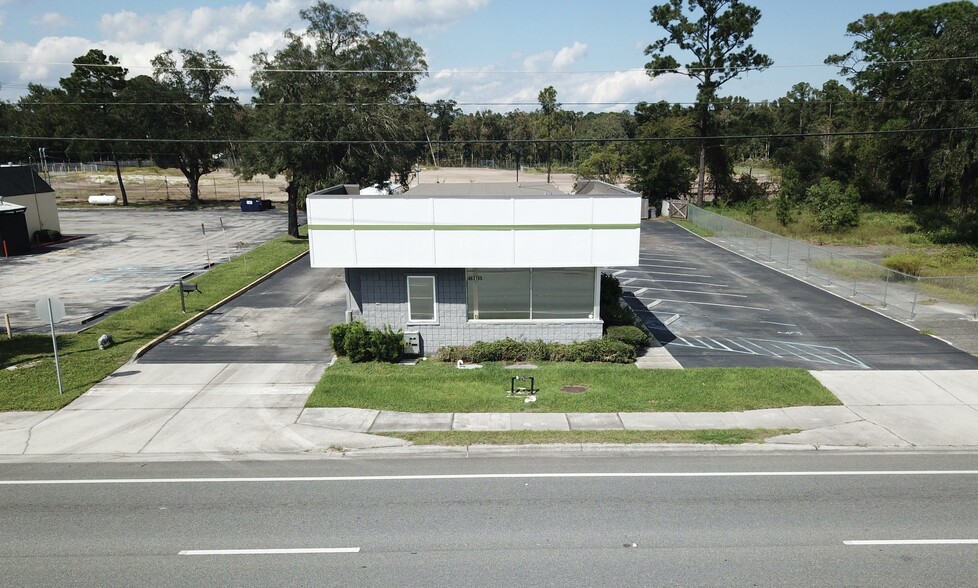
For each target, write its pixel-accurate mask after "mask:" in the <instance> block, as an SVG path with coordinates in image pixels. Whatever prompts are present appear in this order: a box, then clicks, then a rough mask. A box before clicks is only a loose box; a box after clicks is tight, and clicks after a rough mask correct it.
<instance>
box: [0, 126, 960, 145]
mask: <svg viewBox="0 0 978 588" xmlns="http://www.w3.org/2000/svg"><path fill="white" fill-rule="evenodd" d="M973 131H978V126H968V127H945V128H926V129H891V130H876V131H825V132H813V133H782V134H775V133H766V134H738V135H706V136H704V135H688V136H676V137H606V138H595V139H448V140H441V139H431V140H428V139H391V140H386V139H308V140H304V139H157V138H121V137H119V138H112V137H43V136H26V135H4V136H0V140H10V141H81V142H84V141H95V142H119V143H207V144H234V145H302V144H314V145H428V144H431V145H493V144H495V145H503V144H516V145H520V144H575V143H578V144H579V143H661V142H681V141H704V140H705V141H715V140H730V139H736V140H747V139H805V138H816V137H867V136H894V135H913V134H926V133H955V132H973Z"/></svg>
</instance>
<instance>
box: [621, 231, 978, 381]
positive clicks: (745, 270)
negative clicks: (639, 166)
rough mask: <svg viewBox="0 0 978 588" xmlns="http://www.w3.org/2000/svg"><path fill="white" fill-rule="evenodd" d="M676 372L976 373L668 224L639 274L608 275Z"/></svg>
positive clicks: (974, 363) (653, 238)
mask: <svg viewBox="0 0 978 588" xmlns="http://www.w3.org/2000/svg"><path fill="white" fill-rule="evenodd" d="M606 271H610V272H611V273H612V274H614V275H615V277H617V278H618V280H619V281H620V282H621V284H622V287H623V289H624V290H625V294H626V301H627V302H628V304H629V305H630V306H631V307H632V308H633V309H634V310H635V311H636V312H638V314H639V316H640V317H641V318H642V319H643V321H645V324H646V325H647V326H648V327H649V329H650V330H651V331H652V332H653V334H654V335H655V336H656V338H657V339H658V340H659V341H660V342H661V343H662V344H663V346H664V347H665V349H666V350H667V351H668V352H669V353H670V354H671V355H672V356H673V357H674V358H675V359H676V360H677V361H678V362H679V363H680V364H682V366H683V367H710V366H717V367H737V366H743V367H767V366H772V367H774V366H784V367H800V368H804V369H811V370H862V369H883V370H901V369H928V370H953V369H978V358H976V357H974V356H971V355H969V354H967V353H965V352H963V351H960V350H958V349H955V348H953V347H951V346H950V345H948V344H946V343H944V342H942V341H939V340H937V339H935V338H933V337H929V336H927V335H923V334H921V333H920V332H918V331H916V330H915V329H913V328H910V327H907V326H906V325H903V324H901V323H898V322H896V321H893V320H891V319H889V318H886V317H883V316H881V315H879V314H877V313H875V312H873V311H871V310H869V309H866V308H864V307H862V306H859V305H856V304H853V303H851V302H849V301H848V300H846V298H845V292H841V291H840V292H838V294H839V296H836V295H834V294H833V293H830V292H826V291H823V290H820V289H818V288H815V287H814V286H810V285H808V284H805V283H803V282H800V281H798V280H795V279H794V278H791V277H789V276H786V275H784V274H782V273H780V272H778V271H775V270H773V269H771V268H768V267H766V266H764V265H761V264H758V263H755V262H753V261H751V260H748V259H745V258H743V257H741V256H739V255H737V254H735V253H732V252H729V251H727V250H725V249H723V248H721V247H718V246H716V245H714V244H712V243H710V242H709V241H706V240H704V239H701V238H699V237H697V236H696V235H693V234H692V233H689V232H688V231H686V230H684V229H683V228H681V227H679V226H677V225H675V224H673V223H671V222H666V221H647V222H644V223H643V225H642V252H641V254H640V264H639V266H637V267H627V268H608V269H607V270H606Z"/></svg>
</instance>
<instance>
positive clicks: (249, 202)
mask: <svg viewBox="0 0 978 588" xmlns="http://www.w3.org/2000/svg"><path fill="white" fill-rule="evenodd" d="M241 212H261V200H259V199H258V198H242V199H241Z"/></svg>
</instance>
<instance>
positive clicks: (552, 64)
mask: <svg viewBox="0 0 978 588" xmlns="http://www.w3.org/2000/svg"><path fill="white" fill-rule="evenodd" d="M584 57H587V45H585V44H584V43H581V42H579V41H574V44H573V45H571V46H570V47H562V48H561V49H560V50H558V51H557V52H556V53H555V52H554V51H552V50H549V49H548V50H547V51H543V52H540V53H535V54H533V55H529V56H527V57H524V58H523V69H526V70H529V71H541V70H554V71H563V70H566V69H567V68H568V67H570V66H572V65H574V64H575V63H577V62H578V61H580V60H581V59H582V58H584Z"/></svg>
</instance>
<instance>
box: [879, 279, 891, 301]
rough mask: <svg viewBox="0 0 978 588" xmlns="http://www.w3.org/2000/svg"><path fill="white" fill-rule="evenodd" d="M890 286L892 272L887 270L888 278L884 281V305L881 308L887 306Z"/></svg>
mask: <svg viewBox="0 0 978 588" xmlns="http://www.w3.org/2000/svg"><path fill="white" fill-rule="evenodd" d="M889 286H890V272H886V280H885V281H884V282H883V306H881V307H880V308H886V291H887V290H888V289H889Z"/></svg>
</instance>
